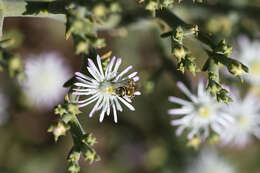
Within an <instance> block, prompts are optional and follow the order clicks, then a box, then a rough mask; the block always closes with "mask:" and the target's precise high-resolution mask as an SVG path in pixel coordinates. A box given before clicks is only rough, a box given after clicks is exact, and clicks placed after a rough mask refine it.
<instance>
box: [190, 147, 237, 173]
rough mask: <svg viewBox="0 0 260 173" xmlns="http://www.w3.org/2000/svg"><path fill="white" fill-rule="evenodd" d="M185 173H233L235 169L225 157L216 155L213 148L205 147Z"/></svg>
mask: <svg viewBox="0 0 260 173" xmlns="http://www.w3.org/2000/svg"><path fill="white" fill-rule="evenodd" d="M186 173H235V169H234V168H233V167H232V165H231V164H230V163H229V162H228V161H227V160H226V159H224V158H222V157H220V156H218V154H217V153H216V151H215V150H213V149H210V148H205V149H203V150H202V151H201V152H200V154H199V156H198V158H197V159H196V160H195V161H194V162H193V163H192V164H191V166H190V167H189V168H188V169H187V171H186Z"/></svg>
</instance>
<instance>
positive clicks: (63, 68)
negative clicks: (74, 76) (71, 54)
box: [22, 52, 71, 109]
mask: <svg viewBox="0 0 260 173" xmlns="http://www.w3.org/2000/svg"><path fill="white" fill-rule="evenodd" d="M25 74H26V77H27V78H26V80H25V81H23V83H22V87H23V91H24V93H25V96H26V98H27V99H28V102H29V104H31V105H32V106H36V107H37V108H43V109H44V108H51V107H53V106H55V105H56V104H57V103H58V102H59V101H60V100H61V99H63V98H64V95H65V93H66V91H67V90H66V89H65V88H63V84H64V82H66V80H68V79H69V78H70V76H71V73H70V69H69V66H68V65H66V64H65V63H64V61H63V57H62V56H61V55H60V54H58V53H55V52H49V53H42V54H39V55H31V56H29V57H28V59H27V60H26V62H25Z"/></svg>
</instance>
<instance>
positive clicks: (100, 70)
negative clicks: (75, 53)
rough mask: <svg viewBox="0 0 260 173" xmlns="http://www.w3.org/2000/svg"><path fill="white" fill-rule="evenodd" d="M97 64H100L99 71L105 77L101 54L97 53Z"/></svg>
mask: <svg viewBox="0 0 260 173" xmlns="http://www.w3.org/2000/svg"><path fill="white" fill-rule="evenodd" d="M97 64H98V68H99V72H100V74H101V76H102V78H104V72H103V69H102V64H101V59H100V56H99V55H97Z"/></svg>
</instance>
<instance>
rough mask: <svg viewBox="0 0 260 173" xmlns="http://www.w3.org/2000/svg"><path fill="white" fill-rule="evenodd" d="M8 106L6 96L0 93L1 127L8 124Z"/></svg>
mask: <svg viewBox="0 0 260 173" xmlns="http://www.w3.org/2000/svg"><path fill="white" fill-rule="evenodd" d="M7 106H8V101H7V100H6V98H5V96H4V95H3V94H2V93H0V125H3V124H5V123H6V121H7V119H8V116H7V111H6V109H7Z"/></svg>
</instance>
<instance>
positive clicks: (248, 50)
mask: <svg viewBox="0 0 260 173" xmlns="http://www.w3.org/2000/svg"><path fill="white" fill-rule="evenodd" d="M237 42H238V46H239V51H236V52H234V54H233V56H234V58H239V60H240V61H241V62H243V63H244V64H245V65H247V66H248V67H249V73H248V74H245V76H244V77H245V79H246V80H247V81H249V82H251V83H252V84H254V85H258V86H259V85H260V54H259V50H260V41H257V40H256V41H252V42H251V41H250V40H249V39H248V38H247V37H246V36H240V37H238V39H237Z"/></svg>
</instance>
